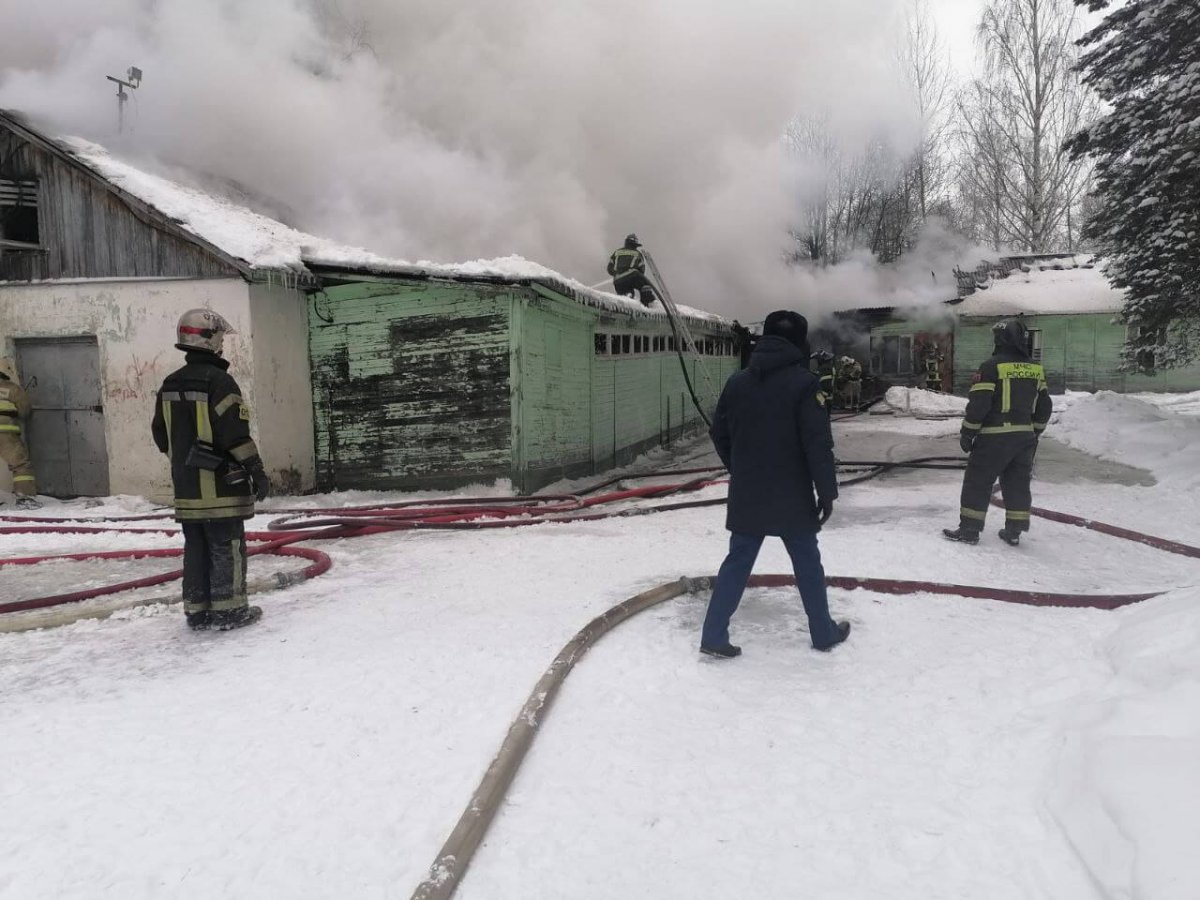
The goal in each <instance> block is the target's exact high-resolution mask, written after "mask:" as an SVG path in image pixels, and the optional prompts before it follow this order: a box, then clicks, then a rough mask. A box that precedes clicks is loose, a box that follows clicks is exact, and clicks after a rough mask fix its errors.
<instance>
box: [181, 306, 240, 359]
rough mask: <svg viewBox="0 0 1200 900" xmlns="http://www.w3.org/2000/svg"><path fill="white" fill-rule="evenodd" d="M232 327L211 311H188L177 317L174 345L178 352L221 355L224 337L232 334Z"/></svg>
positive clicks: (223, 318) (219, 315) (218, 314)
mask: <svg viewBox="0 0 1200 900" xmlns="http://www.w3.org/2000/svg"><path fill="white" fill-rule="evenodd" d="M234 333H235V332H234V330H233V326H232V325H230V324H229V323H228V322H227V321H225V317H224V316H222V315H221V314H220V313H215V312H213V311H212V310H211V309H189V310H188V311H187V312H185V313H184V314H183V315H182V316H180V317H179V325H178V326H177V328H176V344H175V346H176V347H178V348H179V349H180V350H207V351H208V352H209V353H216V354H217V355H218V356H220V354H221V345H222V344H223V343H224V341H225V335H227V334H234Z"/></svg>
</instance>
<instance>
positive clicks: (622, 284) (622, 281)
mask: <svg viewBox="0 0 1200 900" xmlns="http://www.w3.org/2000/svg"><path fill="white" fill-rule="evenodd" d="M613 291H614V292H616V293H617V294H619V295H620V296H622V297H637V298H638V299H639V300H640V301H641V302H642V305H643V306H649V305H650V304H651V303H653V302H654V301H655V300H657V299H658V293H657V292H656V291H655V290H654V285H653V283H651V281H650V279H649V278H647V277H646V275H645V273H643V272H639V271H638V270H637V269H632V270H630V271H628V272H622V273H621V274H620V275H615V276H613Z"/></svg>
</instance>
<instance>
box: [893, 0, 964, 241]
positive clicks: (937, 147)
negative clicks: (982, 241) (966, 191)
mask: <svg viewBox="0 0 1200 900" xmlns="http://www.w3.org/2000/svg"><path fill="white" fill-rule="evenodd" d="M899 63H900V70H901V72H902V73H903V75H904V78H905V80H906V81H907V82H908V85H909V90H910V91H911V95H912V104H913V107H914V111H915V113H916V115H917V117H918V119H919V122H920V129H921V131H920V143H919V145H918V146H917V149H916V152H915V154H914V158H913V173H912V175H913V177H914V181H915V184H914V198H915V200H916V203H917V208H918V210H919V212H920V218H921V222H924V221H925V220H926V219H927V218H928V217H929V214H930V207H931V206H934V205H935V203H936V201H938V200H940V199H942V198H943V197H944V194H945V191H946V189H947V187H948V180H949V179H948V178H947V174H948V172H949V170H950V166H949V164H948V147H947V143H948V141H947V137H948V134H949V126H950V112H951V108H952V99H953V98H952V94H951V90H950V82H951V75H950V66H949V62H948V59H947V56H946V50H945V47H944V46H943V44H942V39H941V36H940V35H939V33H938V30H937V25H936V24H935V22H934V21H933V17H932V16H931V15H930V12H929V4H928V0H912V3H911V4H910V6H909V7H908V10H907V12H906V14H905V41H904V43H903V45H902V46H901V48H900V59H899Z"/></svg>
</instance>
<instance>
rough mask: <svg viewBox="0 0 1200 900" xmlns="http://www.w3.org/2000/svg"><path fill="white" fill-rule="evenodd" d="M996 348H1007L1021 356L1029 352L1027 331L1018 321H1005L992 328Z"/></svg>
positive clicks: (1023, 324)
mask: <svg viewBox="0 0 1200 900" xmlns="http://www.w3.org/2000/svg"><path fill="white" fill-rule="evenodd" d="M992 337H993V338H994V339H995V341H996V346H997V347H1007V348H1009V349H1011V350H1016V351H1018V352H1020V353H1022V354H1028V352H1029V329H1028V328H1026V327H1025V323H1024V322H1022V321H1021V320H1020V319H1006V320H1003V321H1000V322H997V323H996V324H995V325H993V326H992Z"/></svg>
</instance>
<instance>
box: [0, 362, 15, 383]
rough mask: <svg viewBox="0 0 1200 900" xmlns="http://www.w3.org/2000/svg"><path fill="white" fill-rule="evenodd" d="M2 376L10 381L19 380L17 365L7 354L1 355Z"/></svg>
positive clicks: (0, 372)
mask: <svg viewBox="0 0 1200 900" xmlns="http://www.w3.org/2000/svg"><path fill="white" fill-rule="evenodd" d="M0 377H2V378H7V379H8V380H9V381H16V380H17V367H16V366H15V365H13V361H12V360H11V359H9V358H8V357H7V356H0Z"/></svg>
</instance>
